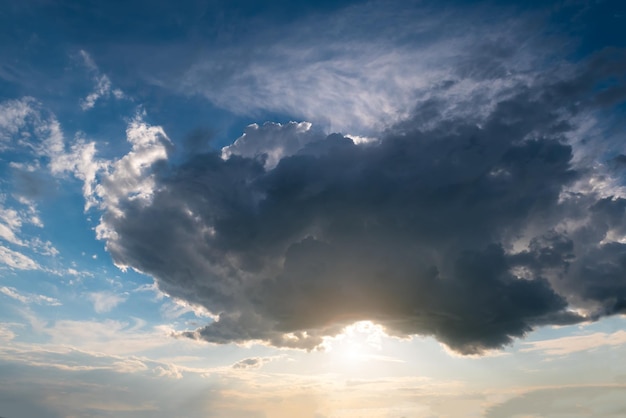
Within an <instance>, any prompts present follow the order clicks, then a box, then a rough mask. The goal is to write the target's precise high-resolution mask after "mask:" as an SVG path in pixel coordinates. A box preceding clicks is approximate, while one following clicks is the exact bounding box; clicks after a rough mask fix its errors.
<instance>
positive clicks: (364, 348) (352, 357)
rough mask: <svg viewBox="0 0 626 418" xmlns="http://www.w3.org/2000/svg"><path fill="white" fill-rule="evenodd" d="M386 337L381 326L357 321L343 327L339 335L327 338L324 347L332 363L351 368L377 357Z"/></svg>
mask: <svg viewBox="0 0 626 418" xmlns="http://www.w3.org/2000/svg"><path fill="white" fill-rule="evenodd" d="M386 335H387V334H385V331H384V329H383V327H382V326H381V325H377V324H374V323H373V322H371V321H359V322H355V323H354V324H352V325H349V326H347V327H345V328H344V329H343V331H342V333H341V334H339V335H337V336H335V337H329V338H327V339H326V341H325V343H324V347H325V349H326V351H327V352H328V353H329V354H330V356H331V358H332V361H333V363H336V364H337V365H338V366H340V367H346V366H347V367H353V366H356V365H359V364H362V363H365V362H367V361H369V360H372V359H374V358H376V357H378V356H379V355H378V353H380V351H381V350H382V342H383V337H385V336H386Z"/></svg>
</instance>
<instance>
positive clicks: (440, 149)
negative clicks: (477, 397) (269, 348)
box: [103, 51, 626, 367]
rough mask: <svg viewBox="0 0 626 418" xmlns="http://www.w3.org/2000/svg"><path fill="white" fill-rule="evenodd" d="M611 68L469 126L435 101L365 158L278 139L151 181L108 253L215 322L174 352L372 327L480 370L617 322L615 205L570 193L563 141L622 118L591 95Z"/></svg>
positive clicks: (520, 97) (518, 94) (575, 76)
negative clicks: (597, 119) (499, 358)
mask: <svg viewBox="0 0 626 418" xmlns="http://www.w3.org/2000/svg"><path fill="white" fill-rule="evenodd" d="M487 52H488V51H487ZM487 52H486V53H487ZM497 52H498V54H500V55H501V54H502V51H497ZM616 54H617V55H616ZM616 56H618V58H616ZM623 58H624V57H623V55H619V54H618V52H616V51H611V52H610V54H609V53H600V54H598V55H597V56H594V57H593V58H591V59H589V60H587V61H585V62H583V63H580V66H579V68H580V69H579V70H577V71H563V72H560V71H545V72H543V73H542V74H539V75H535V76H533V77H530V76H529V77H527V78H526V81H525V82H519V83H518V84H516V85H514V86H511V87H508V88H507V89H506V90H503V91H502V92H501V94H499V95H498V96H497V97H495V98H492V100H490V102H489V103H487V104H485V100H484V98H480V99H479V98H477V99H476V100H477V103H478V102H479V103H480V104H476V106H480V109H477V111H476V112H475V114H470V113H468V112H462V113H460V114H459V115H457V116H455V114H454V112H452V113H451V112H449V109H447V108H446V106H448V105H449V101H447V100H448V99H446V97H447V96H446V94H445V89H446V88H447V87H446V86H445V85H444V86H443V87H441V95H440V96H438V97H433V98H431V99H429V100H427V101H424V102H420V104H419V105H417V107H416V108H415V110H414V112H413V116H412V117H411V118H409V119H407V120H405V121H404V122H401V123H399V124H397V125H395V126H394V127H393V128H390V129H389V130H388V131H386V132H385V133H383V134H381V136H380V139H379V140H378V141H372V142H368V143H360V144H355V142H354V141H352V140H351V139H349V138H347V137H345V136H343V135H340V134H332V135H329V136H327V137H325V138H320V139H319V140H315V141H309V140H308V139H307V140H306V141H303V140H302V139H301V138H299V137H297V135H299V134H298V132H296V131H294V125H284V127H285V129H286V130H287V129H289V130H290V131H289V132H293V138H292V139H291V140H292V141H294V142H297V141H300V143H301V144H302V147H301V148H300V149H299V150H298V151H296V152H294V153H292V154H290V155H285V156H283V157H282V158H281V159H280V161H278V163H277V165H276V166H275V167H269V168H268V167H267V166H266V165H265V163H266V161H267V155H262V154H261V155H250V154H249V153H248V154H246V155H245V156H242V155H237V153H236V152H232V153H229V157H228V158H222V156H221V155H220V154H219V153H216V152H209V153H203V154H198V155H195V156H193V157H192V158H190V159H189V160H188V161H187V162H186V163H185V164H182V165H180V166H169V167H165V166H163V165H160V166H159V169H158V170H157V172H156V175H157V177H156V178H157V187H156V190H157V191H156V192H155V194H154V196H153V199H152V201H151V202H150V203H149V204H145V203H142V202H140V201H138V200H132V199H128V200H127V201H125V202H123V205H122V206H121V209H122V212H123V216H119V215H118V214H116V213H113V212H107V213H105V215H104V217H103V225H105V226H106V227H107V228H109V229H110V230H112V231H114V232H115V234H113V235H110V236H109V239H108V242H107V247H108V250H109V251H110V252H111V254H112V255H113V257H114V259H115V261H116V262H117V263H118V264H119V265H126V266H132V267H134V268H136V269H138V270H141V271H143V272H146V273H148V274H150V275H152V276H154V277H155V278H156V280H157V282H158V284H159V287H160V288H161V289H162V290H163V291H165V292H167V293H168V294H170V295H172V296H175V297H177V298H181V299H184V300H187V301H189V302H192V303H196V304H200V305H202V306H205V307H206V308H207V309H209V310H210V311H211V312H213V313H215V314H217V315H219V319H218V320H216V321H214V322H211V323H210V324H208V325H207V326H205V327H203V328H200V329H197V330H195V331H189V332H186V333H183V334H182V335H184V336H187V337H191V338H198V339H203V340H206V341H210V342H214V343H229V342H245V341H250V340H262V341H265V342H267V343H270V344H273V345H276V346H284V347H300V348H308V349H311V348H314V347H316V346H317V345H318V344H319V343H320V342H321V341H322V337H323V336H326V335H334V334H336V333H338V332H340V330H341V329H342V327H343V326H345V325H348V324H350V323H352V322H354V321H358V320H371V321H374V322H377V323H380V324H382V325H383V326H384V327H385V328H386V330H387V332H388V333H389V334H393V335H398V336H408V335H415V334H419V335H430V336H434V337H435V338H436V339H438V340H439V341H441V342H443V343H445V344H446V345H447V346H449V347H450V348H451V349H453V350H455V351H457V352H459V353H463V354H480V353H481V352H483V351H484V350H486V349H492V348H498V347H502V346H503V345H506V344H508V343H511V342H512V340H513V339H514V338H516V337H522V336H524V335H525V334H526V333H527V332H529V331H530V330H532V329H533V328H534V327H537V326H540V325H548V324H571V323H576V322H580V321H586V320H593V319H596V318H598V317H600V316H603V315H610V314H615V313H619V312H626V276H625V273H626V244H623V243H622V242H621V241H620V239H621V238H622V237H623V236H624V234H625V233H626V227H625V225H626V223H625V222H624V221H625V219H624V216H625V215H624V214H625V209H626V200H624V199H622V198H619V197H616V196H612V195H611V194H610V193H608V194H607V192H606V189H605V192H604V194H603V193H600V192H599V191H598V190H596V189H590V188H588V187H587V188H585V187H584V185H586V184H589V183H590V181H591V180H593V179H597V178H600V177H599V176H600V174H598V172H597V170H598V169H597V167H596V168H594V167H592V166H590V165H585V164H583V163H578V162H576V161H575V160H574V148H573V147H574V142H576V141H574V140H572V138H573V137H575V136H576V135H577V132H579V131H578V127H577V123H576V120H577V118H578V117H580V116H582V115H586V116H589V115H597V111H598V109H600V108H601V107H602V106H607V103H608V101H610V103H618V102H621V101H623V99H624V95H623V92H622V91H621V89H619V83H608V84H607V83H604V84H601V83H602V82H603V81H605V80H606V79H607V78H610V79H614V78H615V77H616V75H617V74H621V73H623V69H624V63H625V62H626V61H624V59H623ZM472 64H473V65H480V63H479V62H477V63H472ZM465 65H469V64H467V63H465ZM473 73H476V71H473ZM459 77H462V75H459ZM503 77H504V76H503ZM454 82H455V81H454V80H452V81H451V82H450V83H447V85H452V84H454ZM494 82H496V81H494ZM599 86H600V87H601V88H600V87H599ZM612 86H613V87H615V89H616V90H615V91H614V92H610V90H611V89H612V88H613V87H612ZM609 93H611V94H609ZM466 100H467V103H468V104H469V106H471V101H472V97H468V98H467V99H466ZM479 110H480V111H479ZM444 114H446V115H452V116H445V117H444V116H442V115H444ZM428 115H430V116H428ZM259 129H262V128H259ZM277 129H278V128H277V125H273V126H272V127H271V129H269V127H268V132H270V131H272V132H274V134H276V132H275V131H276V130H277ZM270 133H271V132H270ZM287 136H289V135H287ZM272 138H273V137H272ZM272 138H269V139H268V143H270V144H274V142H275V141H274V142H272ZM307 138H308V137H307ZM258 140H259V141H262V140H263V138H261V137H260V138H258ZM285 140H290V139H289V138H286V139H285ZM261 148H262V147H259V149H261ZM235 151H236V150H235ZM618 160H619V157H618ZM242 367H243V366H242Z"/></svg>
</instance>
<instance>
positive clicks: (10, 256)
mask: <svg viewBox="0 0 626 418" xmlns="http://www.w3.org/2000/svg"><path fill="white" fill-rule="evenodd" d="M0 263H3V264H6V265H7V266H9V267H10V268H13V269H17V270H39V269H40V268H41V267H40V266H39V264H37V262H35V261H34V260H33V259H31V258H29V257H28V256H25V255H24V254H22V253H18V252H16V251H13V250H11V249H9V248H7V247H5V246H3V245H0Z"/></svg>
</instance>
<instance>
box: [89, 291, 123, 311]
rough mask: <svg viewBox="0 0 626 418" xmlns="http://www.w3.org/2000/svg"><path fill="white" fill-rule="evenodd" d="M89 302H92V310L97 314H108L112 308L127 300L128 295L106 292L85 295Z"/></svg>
mask: <svg viewBox="0 0 626 418" xmlns="http://www.w3.org/2000/svg"><path fill="white" fill-rule="evenodd" d="M87 297H88V298H89V300H90V301H92V302H93V309H94V310H95V311H96V312H97V313H106V312H110V311H111V310H112V309H113V308H115V307H116V306H118V305H119V304H120V303H123V302H125V301H126V299H128V295H126V294H119V293H112V292H107V291H102V292H91V293H89V294H88V295H87Z"/></svg>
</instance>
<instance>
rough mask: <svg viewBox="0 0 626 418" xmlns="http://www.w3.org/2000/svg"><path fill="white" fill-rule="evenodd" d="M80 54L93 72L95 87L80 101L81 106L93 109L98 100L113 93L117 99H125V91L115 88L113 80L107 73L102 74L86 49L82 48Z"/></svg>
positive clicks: (84, 108) (85, 108)
mask: <svg viewBox="0 0 626 418" xmlns="http://www.w3.org/2000/svg"><path fill="white" fill-rule="evenodd" d="M79 53H80V56H81V58H82V59H83V62H84V64H85V67H87V69H88V70H89V72H91V73H92V77H93V82H94V89H93V91H92V92H91V93H89V94H88V95H87V97H85V98H84V99H82V100H81V101H80V107H81V109H82V110H89V109H92V108H93V107H94V106H95V104H96V102H97V101H98V100H100V99H106V98H109V97H111V95H112V96H113V97H114V98H116V99H118V100H119V99H123V98H124V97H125V95H124V92H123V91H122V90H120V89H119V88H115V89H114V88H113V85H112V83H111V80H110V79H109V77H108V76H107V75H106V74H101V73H100V69H99V68H98V66H97V65H96V63H95V62H94V60H93V58H92V57H91V56H90V55H89V54H88V53H87V52H86V51H84V50H81V51H80V52H79Z"/></svg>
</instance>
